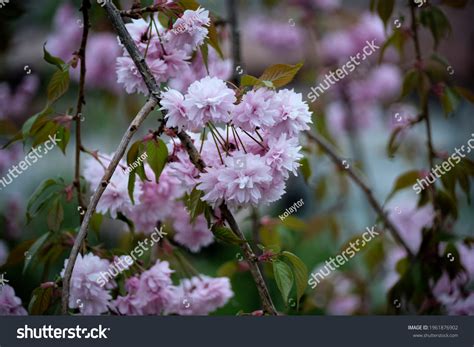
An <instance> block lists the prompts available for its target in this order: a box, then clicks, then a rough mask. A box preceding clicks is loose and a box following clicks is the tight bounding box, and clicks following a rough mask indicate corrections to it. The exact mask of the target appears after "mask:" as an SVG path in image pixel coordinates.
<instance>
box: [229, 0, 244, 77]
mask: <svg viewBox="0 0 474 347" xmlns="http://www.w3.org/2000/svg"><path fill="white" fill-rule="evenodd" d="M237 2H238V0H227V15H228V16H229V24H230V30H231V36H232V59H233V60H234V71H233V75H232V82H233V83H234V84H238V83H239V72H238V71H237V70H238V67H239V66H241V64H242V57H241V49H240V33H239V22H238V6H237Z"/></svg>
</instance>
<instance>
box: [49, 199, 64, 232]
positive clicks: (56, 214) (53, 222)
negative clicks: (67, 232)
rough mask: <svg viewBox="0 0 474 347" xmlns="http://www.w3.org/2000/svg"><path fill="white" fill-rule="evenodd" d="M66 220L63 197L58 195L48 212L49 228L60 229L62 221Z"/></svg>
mask: <svg viewBox="0 0 474 347" xmlns="http://www.w3.org/2000/svg"><path fill="white" fill-rule="evenodd" d="M63 220H64V209H63V206H62V204H61V199H60V198H59V197H57V198H56V199H54V201H53V203H52V206H51V208H50V210H49V212H48V228H49V230H52V231H59V228H60V227H61V223H62V222H63Z"/></svg>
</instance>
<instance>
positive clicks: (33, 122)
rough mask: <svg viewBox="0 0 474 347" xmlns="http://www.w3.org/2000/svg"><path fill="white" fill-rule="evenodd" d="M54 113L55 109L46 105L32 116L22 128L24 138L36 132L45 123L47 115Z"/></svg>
mask: <svg viewBox="0 0 474 347" xmlns="http://www.w3.org/2000/svg"><path fill="white" fill-rule="evenodd" d="M52 113H53V110H52V109H51V108H50V107H46V108H45V109H44V110H42V111H41V112H39V113H37V114H35V115H33V116H31V117H30V118H28V120H27V121H26V122H25V123H24V124H23V126H22V128H21V132H22V134H23V138H25V139H26V138H27V137H28V136H29V135H30V133H31V132H32V133H35V132H36V131H37V130H38V127H39V126H41V125H42V124H44V122H45V121H46V119H45V117H47V116H49V115H50V114H52Z"/></svg>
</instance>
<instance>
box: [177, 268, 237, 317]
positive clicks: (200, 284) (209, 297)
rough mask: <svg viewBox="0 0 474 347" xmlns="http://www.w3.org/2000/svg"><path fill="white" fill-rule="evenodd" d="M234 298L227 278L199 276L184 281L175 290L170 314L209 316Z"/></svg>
mask: <svg viewBox="0 0 474 347" xmlns="http://www.w3.org/2000/svg"><path fill="white" fill-rule="evenodd" d="M233 296H234V293H233V291H232V289H231V285H230V281H229V279H228V278H227V277H219V278H212V277H208V276H205V275H199V276H196V277H192V278H191V279H184V280H182V281H181V283H180V284H179V286H177V287H175V289H174V300H173V305H172V306H171V308H170V313H175V314H179V315H183V316H187V315H201V316H202V315H208V314H209V313H211V312H213V311H215V310H216V309H218V308H220V307H223V306H224V305H225V304H227V302H228V301H229V299H230V298H232V297H233Z"/></svg>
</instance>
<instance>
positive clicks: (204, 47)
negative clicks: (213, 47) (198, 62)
mask: <svg viewBox="0 0 474 347" xmlns="http://www.w3.org/2000/svg"><path fill="white" fill-rule="evenodd" d="M199 49H200V50H201V55H202V60H203V62H204V67H205V68H206V71H207V73H208V74H209V65H208V58H209V47H208V46H207V45H206V44H204V45H201V46H200V47H199Z"/></svg>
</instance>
